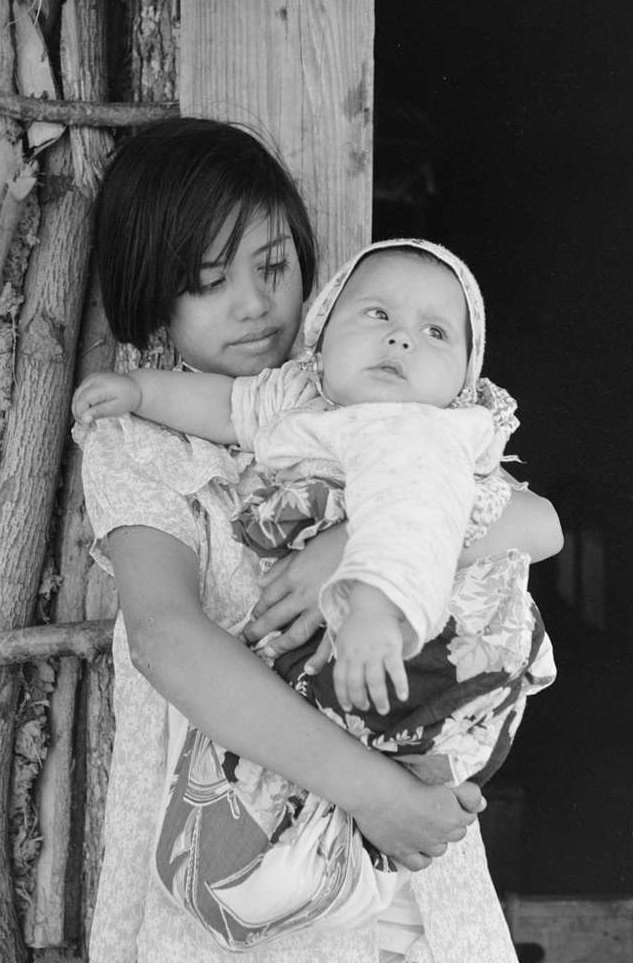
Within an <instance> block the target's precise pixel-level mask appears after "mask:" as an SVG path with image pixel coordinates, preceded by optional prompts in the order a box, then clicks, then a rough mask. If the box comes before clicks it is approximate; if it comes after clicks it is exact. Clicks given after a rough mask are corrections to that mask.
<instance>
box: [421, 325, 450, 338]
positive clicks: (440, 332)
mask: <svg viewBox="0 0 633 963" xmlns="http://www.w3.org/2000/svg"><path fill="white" fill-rule="evenodd" d="M424 330H425V331H426V333H427V334H428V335H429V337H430V338H433V339H434V340H435V341H446V331H445V330H444V328H440V326H439V325H437V324H427V326H426V328H425V329H424Z"/></svg>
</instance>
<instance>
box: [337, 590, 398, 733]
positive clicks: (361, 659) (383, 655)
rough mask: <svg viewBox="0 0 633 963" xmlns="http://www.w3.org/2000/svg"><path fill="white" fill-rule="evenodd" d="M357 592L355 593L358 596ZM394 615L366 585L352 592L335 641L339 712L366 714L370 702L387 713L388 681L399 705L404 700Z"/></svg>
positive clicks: (396, 624)
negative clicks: (348, 609)
mask: <svg viewBox="0 0 633 963" xmlns="http://www.w3.org/2000/svg"><path fill="white" fill-rule="evenodd" d="M357 588H358V591H357ZM402 648H403V641H402V622H401V616H400V612H399V610H398V609H397V608H396V607H395V606H393V605H392V604H391V602H389V600H388V599H387V598H386V597H385V596H384V595H383V594H382V592H380V591H378V589H374V588H371V587H370V586H368V585H358V587H356V586H355V587H354V588H353V589H352V594H351V596H350V611H349V613H348V615H347V617H346V619H345V620H344V621H343V623H342V625H341V627H340V629H339V631H338V634H337V637H336V662H335V665H334V673H333V675H334V688H335V690H336V696H337V698H338V700H339V702H340V704H341V707H342V708H343V709H344V710H345V711H346V712H349V711H350V710H351V708H352V706H356V707H357V708H358V709H362V710H364V711H366V710H367V709H369V707H370V705H369V698H371V700H372V702H373V703H374V706H375V707H376V710H377V711H378V712H379V713H380V714H381V715H386V714H387V713H388V712H389V695H388V691H387V676H389V677H390V678H391V681H392V683H393V685H394V688H395V690H396V695H397V696H398V698H399V699H400V700H401V701H404V700H405V699H407V698H408V696H409V684H408V681H407V675H406V671H405V667H404V661H403V658H402Z"/></svg>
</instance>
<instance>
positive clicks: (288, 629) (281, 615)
mask: <svg viewBox="0 0 633 963" xmlns="http://www.w3.org/2000/svg"><path fill="white" fill-rule="evenodd" d="M346 542H347V530H346V527H345V525H336V526H335V527H334V528H330V529H328V530H327V531H325V532H321V533H320V534H319V535H317V536H316V537H315V538H312V539H311V540H310V541H309V542H308V544H307V545H306V547H305V548H304V549H303V550H302V551H300V552H291V554H290V555H288V556H287V557H286V558H283V559H281V560H280V561H279V562H276V563H275V564H274V565H273V566H272V568H271V569H270V571H269V572H267V574H266V575H265V576H264V577H263V578H262V579H261V581H260V584H261V586H262V593H261V595H260V597H259V601H258V602H257V605H256V606H255V608H254V609H253V621H251V622H250V623H249V624H248V625H247V626H246V628H245V629H244V635H245V637H246V639H247V640H248V641H249V642H251V643H255V642H258V641H259V640H260V639H263V637H264V636H265V635H267V634H268V633H269V632H274V631H279V630H280V631H281V635H279V636H277V638H275V639H273V640H272V641H271V642H270V643H269V648H270V649H271V652H272V653H273V654H274V656H275V657H277V656H279V655H281V654H282V653H283V652H289V651H290V650H291V649H296V648H297V647H298V646H300V645H303V644H304V643H305V642H307V641H308V639H310V638H312V636H313V635H314V633H315V632H316V630H317V629H318V628H319V626H321V625H323V616H322V615H321V612H320V610H319V591H320V589H321V586H322V585H323V583H324V582H325V581H326V579H328V578H329V577H330V575H332V574H333V573H334V571H335V570H336V568H337V566H338V564H339V562H340V560H341V558H342V556H343V549H344V547H345V543H346Z"/></svg>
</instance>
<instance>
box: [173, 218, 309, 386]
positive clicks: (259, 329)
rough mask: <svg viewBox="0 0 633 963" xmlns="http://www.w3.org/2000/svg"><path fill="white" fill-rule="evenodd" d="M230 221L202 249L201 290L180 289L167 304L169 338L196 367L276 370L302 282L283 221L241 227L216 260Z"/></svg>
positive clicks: (297, 313) (292, 328)
mask: <svg viewBox="0 0 633 963" xmlns="http://www.w3.org/2000/svg"><path fill="white" fill-rule="evenodd" d="M232 225H233V220H229V221H227V223H226V224H225V225H224V227H223V228H222V230H221V231H220V232H219V234H218V236H217V237H216V239H215V240H214V242H213V244H212V245H211V247H210V248H209V250H208V251H207V252H206V253H205V257H204V259H203V263H202V269H201V273H200V284H201V288H202V290H201V292H200V293H199V294H187V293H186V294H181V295H180V296H179V297H178V298H176V300H175V302H174V306H173V309H172V321H171V324H170V327H169V333H170V335H171V339H172V341H173V343H174V345H175V347H176V349H177V350H178V351H179V352H180V354H181V355H182V357H183V358H184V360H185V361H186V362H187V363H188V364H189V365H191V366H192V367H194V368H198V369H200V370H201V371H210V372H215V373H219V374H226V375H229V376H231V377H237V376H239V375H253V374H258V373H259V372H260V371H261V370H262V369H263V368H277V367H278V366H279V365H280V364H282V363H283V362H284V361H285V360H286V359H287V357H288V353H289V351H290V348H291V346H292V343H293V341H294V339H295V335H296V333H297V329H298V327H299V323H300V320H301V306H302V281H301V270H300V267H299V261H298V258H297V251H296V249H295V245H294V241H293V240H292V235H291V233H290V230H289V228H288V225H287V224H286V222H285V221H284V220H282V221H281V222H280V226H279V228H278V230H277V231H276V232H271V229H270V223H269V221H268V220H267V219H266V218H262V219H260V220H253V221H252V222H251V223H250V225H248V226H247V228H246V230H245V231H244V234H243V236H242V240H241V241H240V244H239V246H238V248H237V251H236V253H235V257H234V258H233V260H232V261H231V263H230V264H227V263H226V262H223V261H222V260H221V252H222V249H223V247H224V245H225V244H226V241H227V238H228V236H229V233H230V230H231V227H232Z"/></svg>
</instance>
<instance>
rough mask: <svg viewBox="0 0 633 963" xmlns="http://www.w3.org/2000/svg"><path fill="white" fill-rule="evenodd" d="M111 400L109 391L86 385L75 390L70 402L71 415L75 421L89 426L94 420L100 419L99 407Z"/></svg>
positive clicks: (97, 386)
mask: <svg viewBox="0 0 633 963" xmlns="http://www.w3.org/2000/svg"><path fill="white" fill-rule="evenodd" d="M111 400H112V394H111V392H109V391H106V390H105V389H103V388H101V387H99V385H95V384H86V385H82V386H81V387H79V388H77V391H76V392H75V394H74V395H73V400H72V413H73V417H74V418H76V420H77V421H81V422H83V423H84V424H89V423H90V422H91V421H93V420H94V419H95V418H102V417H104V415H102V414H99V411H100V409H101V405H103V404H104V403H107V402H108V401H111Z"/></svg>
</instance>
